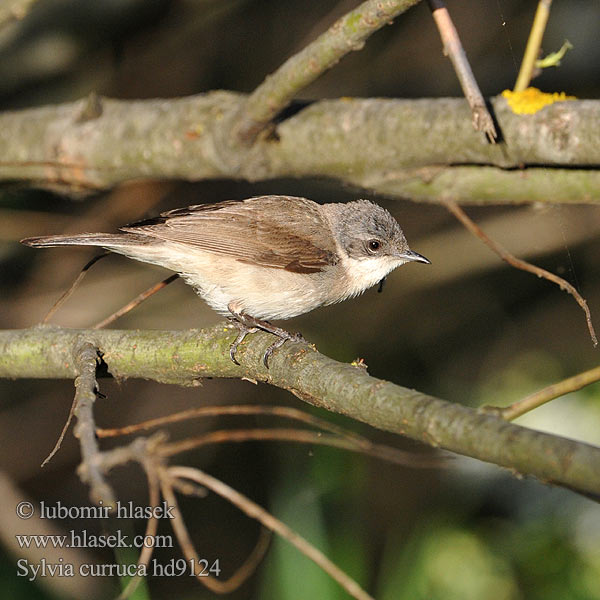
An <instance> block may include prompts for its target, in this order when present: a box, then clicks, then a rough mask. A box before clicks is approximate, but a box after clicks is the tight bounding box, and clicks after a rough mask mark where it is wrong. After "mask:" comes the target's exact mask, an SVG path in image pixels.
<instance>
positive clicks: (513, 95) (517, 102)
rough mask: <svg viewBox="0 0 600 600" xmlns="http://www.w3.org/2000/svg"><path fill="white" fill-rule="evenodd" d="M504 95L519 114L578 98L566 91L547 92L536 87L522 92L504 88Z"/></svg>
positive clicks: (532, 112)
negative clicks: (568, 94) (567, 93)
mask: <svg viewBox="0 0 600 600" xmlns="http://www.w3.org/2000/svg"><path fill="white" fill-rule="evenodd" d="M502 95H503V96H504V97H505V98H506V101H507V102H508V105H509V106H510V108H511V109H512V111H513V112H514V113H515V114H517V115H532V114H534V113H536V112H537V111H538V110H541V109H542V108H544V106H548V104H554V102H564V101H565V100H577V98H575V96H567V95H566V94H565V93H564V92H554V93H553V94H547V93H546V92H540V90H538V89H537V88H534V87H528V88H527V89H526V90H523V91H522V92H513V91H511V90H504V91H503V92H502Z"/></svg>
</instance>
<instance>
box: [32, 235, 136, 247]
mask: <svg viewBox="0 0 600 600" xmlns="http://www.w3.org/2000/svg"><path fill="white" fill-rule="evenodd" d="M140 241H141V239H140V237H138V236H136V235H131V234H124V233H80V234H77V235H69V234H64V235H44V236H40V237H30V238H25V239H24V240H21V244H25V245H26V246H32V247H33V248H49V247H52V246H102V247H104V248H120V247H127V246H134V245H138V244H139V243H140Z"/></svg>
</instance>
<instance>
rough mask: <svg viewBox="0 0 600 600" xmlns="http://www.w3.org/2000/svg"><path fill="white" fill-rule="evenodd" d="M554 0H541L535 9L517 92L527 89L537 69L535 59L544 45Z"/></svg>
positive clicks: (516, 86)
mask: <svg viewBox="0 0 600 600" xmlns="http://www.w3.org/2000/svg"><path fill="white" fill-rule="evenodd" d="M551 5H552V0H540V1H539V3H538V6H537V10H536V11H535V17H534V19H533V25H532V26H531V31H530V33H529V39H528V40H527V46H526V48H525V54H524V55H523V62H522V63H521V68H520V69H519V75H518V76H517V82H516V83H515V89H514V90H513V91H515V92H522V91H523V90H525V89H527V86H528V85H529V83H530V81H531V78H532V76H533V71H534V69H535V61H536V60H537V58H538V56H539V54H540V47H541V45H542V38H543V37H544V31H545V30H546V24H547V23H548V17H549V16H550V6H551Z"/></svg>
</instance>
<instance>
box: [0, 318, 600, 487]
mask: <svg viewBox="0 0 600 600" xmlns="http://www.w3.org/2000/svg"><path fill="white" fill-rule="evenodd" d="M235 335H236V332H235V331H232V330H231V329H230V328H229V327H228V326H226V325H223V324H220V325H217V326H215V327H214V328H213V329H209V330H204V331H194V330H192V331H110V330H109V331H99V330H90V331H79V330H65V329H60V328H54V327H37V328H33V329H28V330H12V331H3V332H0V376H2V377H33V378H72V377H73V378H74V377H76V376H77V366H76V365H75V364H74V362H73V360H72V357H71V353H70V348H71V347H72V346H73V343H74V341H75V340H76V339H81V338H80V337H79V336H83V337H84V338H85V339H86V340H90V341H91V342H92V343H93V344H94V345H95V346H97V347H98V348H100V350H101V352H102V353H103V357H104V360H105V361H106V363H107V365H108V367H109V370H110V372H111V373H112V374H113V375H114V376H116V377H142V378H147V379H153V380H155V381H160V382H163V383H177V384H180V385H194V384H195V383H197V382H198V381H199V379H200V378H202V377H246V378H249V379H254V380H258V381H264V382H267V383H270V384H272V385H275V386H278V387H281V388H283V389H287V390H289V391H291V392H292V393H293V394H295V395H296V396H298V397H299V398H301V399H302V400H304V401H306V402H309V403H311V404H313V405H315V406H321V407H323V408H326V409H328V410H331V411H334V412H339V413H342V414H345V415H347V416H349V417H351V418H354V419H357V420H359V421H363V422H365V423H368V424H370V425H372V426H373V427H377V428H379V429H384V430H386V431H391V432H394V433H400V434H403V435H406V436H408V437H411V438H413V439H417V440H420V441H422V442H425V443H427V444H430V445H432V446H436V447H441V448H445V449H447V450H452V451H454V452H458V453H460V454H464V455H466V456H472V457H475V458H478V459H480V460H483V461H487V462H491V463H495V464H497V465H500V466H504V467H507V468H510V469H512V470H514V471H516V472H519V473H522V474H526V475H534V476H535V477H537V478H538V479H541V480H542V481H548V482H552V483H555V484H559V485H563V486H566V487H570V488H573V489H575V490H578V491H581V492H584V493H591V494H596V495H599V494H600V469H598V464H600V448H597V447H594V446H590V445H588V444H585V443H581V442H575V441H573V440H569V439H565V438H560V437H557V436H554V435H550V434H546V433H540V432H537V431H533V430H530V429H526V428H523V427H519V426H517V425H514V424H512V423H507V422H506V421H504V420H503V419H500V418H497V417H495V416H493V415H489V414H485V413H481V412H478V411H476V410H474V409H471V408H467V407H464V406H461V405H457V404H452V403H449V402H445V401H443V400H439V399H437V398H434V397H431V396H428V395H426V394H422V393H420V392H416V391H414V390H409V389H406V388H403V387H400V386H398V385H394V384H392V383H389V382H387V381H382V380H379V379H376V378H374V377H370V376H369V375H368V374H367V373H366V372H365V370H364V369H362V368H358V367H354V366H352V365H347V364H342V363H338V362H336V361H334V360H332V359H330V358H328V357H326V356H323V355H321V354H319V353H318V352H316V351H315V350H313V349H312V348H311V347H310V346H309V345H307V344H298V343H288V344H286V345H285V346H284V347H283V348H281V349H280V350H279V351H278V352H277V353H276V354H275V355H274V356H273V357H272V363H271V366H270V369H269V370H267V369H265V368H264V366H263V365H262V362H261V356H262V354H263V353H264V351H265V349H266V347H267V346H268V345H269V344H270V343H271V342H272V340H271V336H269V335H268V334H264V333H258V334H254V335H253V336H251V339H249V341H248V343H244V344H243V345H242V346H241V347H240V350H239V353H238V359H239V360H240V362H241V363H242V366H236V365H235V364H233V363H232V362H231V360H230V359H229V352H228V351H229V344H230V343H231V341H232V340H233V338H234V337H235Z"/></svg>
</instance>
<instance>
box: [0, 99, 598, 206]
mask: <svg viewBox="0 0 600 600" xmlns="http://www.w3.org/2000/svg"><path fill="white" fill-rule="evenodd" d="M245 98H246V97H245V96H242V95H239V94H233V93H229V92H213V93H209V94H206V95H204V96H197V97H190V98H184V99H174V100H148V101H135V102H124V101H116V100H107V99H104V100H102V101H101V104H100V106H101V110H100V112H101V114H99V116H97V117H95V118H90V117H89V115H88V116H86V117H85V118H82V115H83V114H86V115H87V113H86V106H87V104H86V102H85V101H79V102H75V103H71V104H63V105H59V106H47V107H42V108H36V109H30V110H24V111H19V112H6V113H3V114H0V181H1V180H4V181H8V180H29V181H32V182H35V183H37V184H39V185H43V186H52V185H59V186H63V187H65V188H66V189H67V190H73V189H75V190H76V189H77V188H79V189H83V190H87V189H90V190H95V189H102V188H108V187H111V186H113V185H115V184H118V183H121V182H124V181H129V180H132V179H139V178H180V179H187V180H190V181H199V180H203V179H211V178H220V177H232V176H235V177H242V178H246V179H248V180H250V181H258V180H265V179H272V178H277V177H290V176H292V177H332V178H337V179H339V180H341V181H343V182H346V183H350V184H353V185H356V186H359V187H363V188H367V189H371V190H374V191H377V192H382V193H386V194H388V195H393V196H401V197H407V198H411V199H413V200H417V201H418V200H421V201H429V202H441V201H445V200H447V199H454V200H457V199H460V202H461V204H466V203H481V204H488V203H495V204H498V203H522V202H557V203H591V202H593V203H598V202H600V171H599V170H598V169H597V167H598V165H600V129H599V128H598V127H595V123H597V122H599V121H600V101H592V100H585V101H569V102H560V103H556V104H553V105H551V106H548V107H546V108H545V109H543V110H541V111H539V112H538V113H536V114H534V115H515V114H514V113H513V112H512V111H511V110H510V109H509V108H508V106H507V104H506V101H505V100H504V99H503V98H495V99H494V100H493V101H492V104H493V107H494V112H495V117H496V119H497V122H498V124H499V128H500V130H501V132H502V136H503V142H502V143H499V144H487V143H485V142H484V141H483V140H482V137H481V135H480V134H479V133H477V132H475V131H474V130H473V128H472V126H471V115H470V111H469V107H468V106H467V105H466V103H465V102H464V100H463V99H460V98H456V99H449V98H444V99H437V100H427V99H425V100H371V99H367V100H358V99H355V100H352V99H346V100H327V101H321V102H316V103H314V104H312V105H311V106H309V107H307V108H305V109H304V110H302V111H300V112H299V113H298V114H296V115H294V116H293V117H291V118H290V119H287V120H285V121H283V122H282V123H280V124H279V125H278V126H277V130H276V136H274V137H272V138H268V139H261V140H258V141H257V142H256V143H255V144H254V145H253V146H252V147H251V148H245V149H239V150H236V151H233V150H228V157H227V158H224V157H223V148H222V145H221V137H222V135H223V133H224V130H225V129H226V127H227V124H226V123H224V122H225V121H227V119H225V118H224V115H225V114H231V113H233V112H236V111H238V110H240V109H241V107H242V105H243V103H244V101H245ZM235 152H238V154H237V155H235V156H231V153H235ZM232 165H234V166H232ZM521 167H526V168H521Z"/></svg>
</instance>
